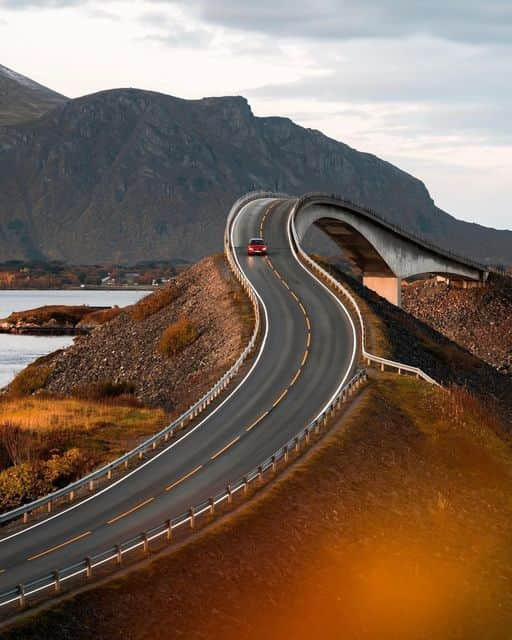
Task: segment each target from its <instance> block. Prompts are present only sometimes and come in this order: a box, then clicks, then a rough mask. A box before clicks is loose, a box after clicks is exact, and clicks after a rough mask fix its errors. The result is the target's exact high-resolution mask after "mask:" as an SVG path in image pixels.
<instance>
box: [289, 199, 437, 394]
mask: <svg viewBox="0 0 512 640" xmlns="http://www.w3.org/2000/svg"><path fill="white" fill-rule="evenodd" d="M308 197H311V196H308ZM315 197H316V196H315ZM304 204H305V198H300V199H299V200H297V202H296V203H295V205H294V207H293V211H292V214H291V216H290V221H291V234H292V238H293V242H294V244H295V247H296V249H297V252H298V254H299V256H300V258H301V259H302V260H303V262H305V263H306V264H307V265H308V267H309V268H310V269H311V271H313V272H314V273H316V274H317V275H319V276H320V278H322V279H323V280H324V281H325V282H327V283H328V284H329V285H330V286H331V287H332V288H333V289H334V290H335V291H338V293H341V294H342V295H343V296H344V297H345V298H346V299H347V300H348V301H349V302H350V304H351V305H352V307H353V308H354V310H355V313H356V315H357V318H358V322H359V326H360V330H361V346H362V349H361V350H362V356H363V358H364V359H365V360H366V362H367V363H368V364H370V363H371V362H374V363H376V364H379V365H380V367H381V369H382V370H383V371H384V369H385V367H389V368H391V369H394V370H397V371H398V373H399V374H400V373H402V371H404V372H408V373H413V374H414V375H415V376H416V377H418V378H421V379H422V380H425V381H426V382H428V383H429V384H432V385H436V386H438V387H440V386H441V385H440V384H439V383H438V382H437V380H434V378H432V377H431V376H429V375H428V374H427V373H425V372H424V371H423V370H422V369H420V368H419V367H413V366H411V365H408V364H404V363H402V362H395V361H394V360H389V359H387V358H381V357H380V356H376V355H374V354H372V353H370V352H369V351H367V350H366V327H365V324H364V319H363V315H362V313H361V309H360V308H359V305H358V303H357V301H356V299H355V298H354V296H353V295H352V294H351V293H350V291H349V290H348V289H347V288H346V287H344V286H343V285H342V284H341V283H340V282H338V280H336V279H335V278H333V276H331V274H330V273H328V272H327V271H326V270H325V269H323V268H322V267H321V266H320V265H319V264H317V263H316V262H315V261H314V260H313V259H312V258H310V257H309V256H308V254H307V253H306V252H305V251H304V249H303V248H302V247H301V245H300V242H299V239H298V235H297V231H296V229H295V216H296V215H297V212H298V211H299V210H300V208H301V207H303V206H304Z"/></svg>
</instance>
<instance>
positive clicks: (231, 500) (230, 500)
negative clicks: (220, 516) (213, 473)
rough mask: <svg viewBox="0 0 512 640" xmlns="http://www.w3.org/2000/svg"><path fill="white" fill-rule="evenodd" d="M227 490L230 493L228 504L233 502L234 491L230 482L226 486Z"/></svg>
mask: <svg viewBox="0 0 512 640" xmlns="http://www.w3.org/2000/svg"><path fill="white" fill-rule="evenodd" d="M226 492H227V494H228V504H231V503H232V502H233V491H232V490H231V485H230V484H228V486H227V487H226Z"/></svg>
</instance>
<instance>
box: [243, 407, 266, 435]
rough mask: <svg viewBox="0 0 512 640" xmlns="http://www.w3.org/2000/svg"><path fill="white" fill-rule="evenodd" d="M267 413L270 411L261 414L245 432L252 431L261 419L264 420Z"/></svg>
mask: <svg viewBox="0 0 512 640" xmlns="http://www.w3.org/2000/svg"><path fill="white" fill-rule="evenodd" d="M269 413H270V411H265V413H262V414H261V416H260V417H259V418H257V419H256V420H255V421H254V422H253V423H252V424H251V426H250V427H247V429H246V431H251V430H252V429H254V427H255V426H256V425H258V424H259V423H260V422H261V421H262V420H263V418H266V417H267V416H268V414H269Z"/></svg>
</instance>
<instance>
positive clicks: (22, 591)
mask: <svg viewBox="0 0 512 640" xmlns="http://www.w3.org/2000/svg"><path fill="white" fill-rule="evenodd" d="M18 594H19V595H18V599H19V603H20V609H24V608H25V604H26V597H25V585H23V584H19V585H18Z"/></svg>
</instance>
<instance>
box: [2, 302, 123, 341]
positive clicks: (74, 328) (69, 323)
mask: <svg viewBox="0 0 512 640" xmlns="http://www.w3.org/2000/svg"><path fill="white" fill-rule="evenodd" d="M112 311H113V309H111V308H110V307H89V306H87V305H79V306H72V305H48V306H45V307H38V308H37V309H28V310H26V311H15V312H13V313H11V315H10V316H8V317H7V318H4V319H3V320H0V333H14V334H32V335H78V334H81V333H88V332H89V331H91V330H92V329H93V328H95V327H96V326H98V324H101V322H99V321H98V318H101V317H102V314H105V313H106V312H110V313H111V312H112Z"/></svg>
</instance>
